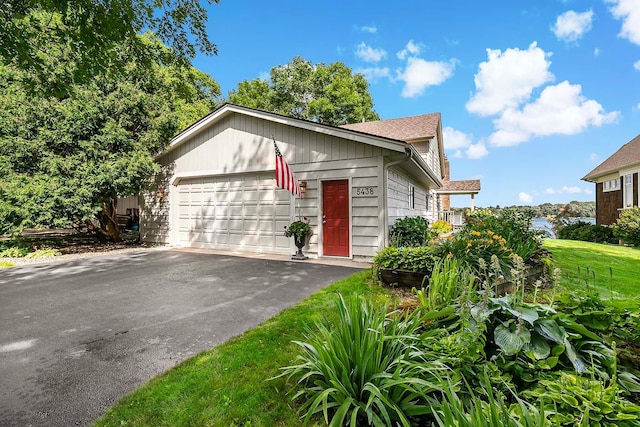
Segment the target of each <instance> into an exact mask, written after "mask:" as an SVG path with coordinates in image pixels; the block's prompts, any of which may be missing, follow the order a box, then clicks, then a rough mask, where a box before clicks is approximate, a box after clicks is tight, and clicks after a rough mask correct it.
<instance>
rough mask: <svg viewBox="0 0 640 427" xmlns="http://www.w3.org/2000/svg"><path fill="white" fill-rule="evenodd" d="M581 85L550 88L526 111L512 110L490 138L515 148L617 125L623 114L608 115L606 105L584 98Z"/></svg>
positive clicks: (526, 106)
mask: <svg viewBox="0 0 640 427" xmlns="http://www.w3.org/2000/svg"><path fill="white" fill-rule="evenodd" d="M581 92H582V87H581V86H580V85H572V84H570V83H569V82H568V81H564V82H562V83H560V84H557V85H554V86H547V87H546V88H545V89H544V90H543V91H542V93H541V94H540V97H539V98H538V99H537V100H535V101H534V102H532V103H529V104H527V105H525V106H524V107H522V109H515V108H510V109H508V110H506V111H505V112H504V113H503V114H502V115H501V116H500V118H498V119H496V120H494V121H493V124H494V127H495V129H496V131H495V132H494V133H493V134H492V135H491V136H490V137H489V141H490V142H491V144H492V145H494V146H500V147H504V146H511V145H517V144H519V143H521V142H525V141H528V140H529V139H530V138H532V137H534V136H547V135H553V134H562V135H575V134H578V133H580V132H582V131H584V130H585V129H586V128H587V127H589V126H596V127H600V126H602V125H603V124H607V123H612V122H615V121H616V120H617V119H618V118H619V117H620V112H618V111H614V112H611V113H605V112H604V109H603V107H602V105H600V104H599V103H598V102H597V101H594V100H592V99H586V98H585V97H584V96H583V95H582V93H581Z"/></svg>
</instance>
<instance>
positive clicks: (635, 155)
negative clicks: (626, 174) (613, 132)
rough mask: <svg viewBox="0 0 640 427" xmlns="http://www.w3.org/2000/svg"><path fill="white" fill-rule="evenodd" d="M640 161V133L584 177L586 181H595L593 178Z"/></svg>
mask: <svg viewBox="0 0 640 427" xmlns="http://www.w3.org/2000/svg"><path fill="white" fill-rule="evenodd" d="M639 163H640V135H638V136H636V137H635V138H633V139H632V140H631V141H629V142H627V143H626V144H625V145H623V146H622V147H620V149H619V150H618V151H616V152H615V153H613V154H612V155H611V157H609V158H608V159H607V160H605V161H604V162H602V163H600V164H599V165H598V166H597V167H596V168H595V169H594V170H592V171H591V172H589V173H588V174H586V175H585V176H584V178H582V179H583V180H585V181H593V179H595V178H597V177H599V176H602V175H606V174H608V173H613V172H616V171H618V170H620V169H622V168H625V167H627V166H632V165H635V164H639Z"/></svg>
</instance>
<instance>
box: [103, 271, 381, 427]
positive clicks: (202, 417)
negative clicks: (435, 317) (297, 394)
mask: <svg viewBox="0 0 640 427" xmlns="http://www.w3.org/2000/svg"><path fill="white" fill-rule="evenodd" d="M370 283H371V274H370V272H369V271H363V272H359V273H356V274H354V275H352V276H350V277H348V278H347V279H345V280H342V281H340V282H337V283H335V284H333V285H331V286H329V287H327V288H326V289H324V290H322V291H320V292H317V293H315V294H314V295H312V296H311V297H309V298H307V299H305V300H303V301H302V302H300V303H299V304H297V305H296V306H294V307H291V308H289V309H287V310H285V311H283V312H282V313H280V314H279V315H277V316H275V317H274V318H272V319H270V320H268V321H267V322H265V323H263V324H262V325H260V326H258V327H257V328H255V329H252V330H250V331H248V332H246V333H245V334H243V335H241V336H239V337H236V338H234V339H232V340H230V341H228V342H226V343H224V344H222V345H220V346H218V347H215V348H213V349H212V350H210V351H206V352H204V353H201V354H199V355H197V356H195V357H193V358H191V359H189V360H187V361H186V362H184V363H183V364H181V365H179V366H177V367H175V368H173V369H171V370H169V371H168V372H166V373H164V374H163V375H161V376H159V377H157V378H155V379H153V380H151V381H150V382H149V383H147V384H146V385H145V386H143V387H142V388H140V389H138V390H137V391H135V392H133V393H132V394H130V395H128V396H125V397H124V398H123V399H122V400H120V402H118V403H117V404H116V406H114V407H113V408H112V409H110V410H108V411H107V413H106V414H105V415H104V416H103V417H102V418H101V419H99V420H98V421H97V422H96V424H95V425H96V426H114V427H115V426H118V427H128V426H172V427H179V426H238V427H240V426H243V427H248V426H251V427H256V426H300V425H301V422H300V420H299V418H298V414H297V413H296V409H297V408H296V407H294V406H293V404H292V403H291V401H290V399H289V395H288V392H289V389H290V387H291V386H290V385H288V384H287V382H286V380H285V379H284V378H277V379H275V380H271V381H266V379H267V378H272V377H274V376H276V375H278V374H279V371H278V368H279V367H281V366H286V365H289V364H290V363H291V361H292V360H293V359H294V357H295V355H296V354H297V353H298V350H299V349H298V347H297V346H295V345H294V344H292V343H291V340H293V339H300V338H301V337H302V336H303V334H304V332H305V330H306V328H307V327H308V325H311V324H313V322H314V321H316V320H319V319H320V318H321V317H322V316H323V315H328V313H333V312H334V311H335V310H333V309H334V308H335V300H336V294H337V293H341V294H343V295H344V296H345V297H348V296H349V295H363V296H366V297H373V299H374V300H387V299H389V298H390V297H389V294H388V293H387V291H386V290H385V289H384V288H382V287H380V286H377V285H371V284H370Z"/></svg>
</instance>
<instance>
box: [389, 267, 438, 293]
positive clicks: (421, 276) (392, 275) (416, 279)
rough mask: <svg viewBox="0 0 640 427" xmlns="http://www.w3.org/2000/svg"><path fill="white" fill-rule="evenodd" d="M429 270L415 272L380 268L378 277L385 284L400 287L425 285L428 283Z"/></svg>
mask: <svg viewBox="0 0 640 427" xmlns="http://www.w3.org/2000/svg"><path fill="white" fill-rule="evenodd" d="M430 275H431V273H430V272H417V271H410V270H403V269H400V268H381V269H380V273H379V278H380V280H381V281H382V283H384V284H385V285H389V286H399V287H402V288H417V289H420V288H422V287H425V288H426V287H427V286H428V285H429V276H430Z"/></svg>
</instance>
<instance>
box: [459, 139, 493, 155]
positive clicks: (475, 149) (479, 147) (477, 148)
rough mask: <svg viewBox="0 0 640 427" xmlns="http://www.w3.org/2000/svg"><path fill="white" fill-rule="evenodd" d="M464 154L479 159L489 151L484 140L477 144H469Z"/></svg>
mask: <svg viewBox="0 0 640 427" xmlns="http://www.w3.org/2000/svg"><path fill="white" fill-rule="evenodd" d="M465 154H466V155H467V158H469V159H481V158H483V157H484V156H486V155H487V154H489V152H488V151H487V147H486V146H485V144H484V142H482V141H480V142H478V143H477V144H471V145H470V146H469V147H468V148H467V150H466V151H465Z"/></svg>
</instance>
